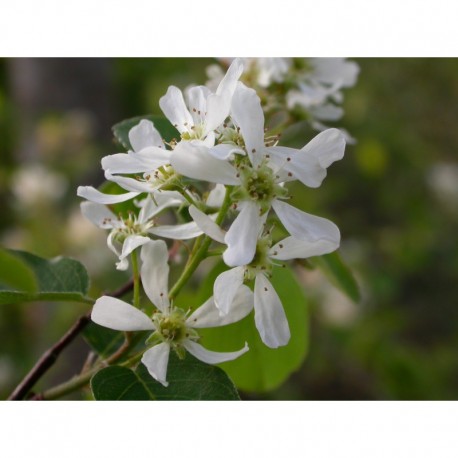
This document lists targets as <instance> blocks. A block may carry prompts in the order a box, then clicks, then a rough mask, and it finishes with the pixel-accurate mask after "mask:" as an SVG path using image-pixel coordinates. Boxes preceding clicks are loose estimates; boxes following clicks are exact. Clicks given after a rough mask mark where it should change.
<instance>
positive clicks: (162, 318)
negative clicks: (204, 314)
mask: <svg viewBox="0 0 458 458" xmlns="http://www.w3.org/2000/svg"><path fill="white" fill-rule="evenodd" d="M152 320H153V324H154V327H155V328H156V331H155V332H154V334H153V336H152V337H155V338H156V339H157V340H159V341H162V342H169V343H170V344H171V345H172V346H173V347H174V348H175V349H176V348H177V347H178V346H179V345H180V343H181V342H182V341H183V340H185V339H191V340H197V339H198V338H199V336H198V334H197V332H196V331H195V330H194V329H192V328H188V327H187V326H186V323H185V321H186V314H185V312H183V310H181V309H180V308H174V307H172V309H171V311H170V313H163V312H156V313H154V315H153V317H152Z"/></svg>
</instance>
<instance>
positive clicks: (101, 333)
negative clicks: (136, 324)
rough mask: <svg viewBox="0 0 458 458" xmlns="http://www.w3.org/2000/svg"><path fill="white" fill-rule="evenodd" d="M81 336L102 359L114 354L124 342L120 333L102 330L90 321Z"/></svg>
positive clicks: (106, 329) (102, 328)
mask: <svg viewBox="0 0 458 458" xmlns="http://www.w3.org/2000/svg"><path fill="white" fill-rule="evenodd" d="M83 336H84V339H85V340H86V342H87V343H88V344H89V345H90V346H91V348H92V349H93V350H94V351H95V352H96V353H97V354H98V355H100V356H101V357H102V358H106V357H107V356H109V355H111V354H112V353H114V352H115V351H116V350H117V349H118V348H119V347H120V346H121V344H122V343H123V341H124V335H123V333H122V332H119V331H114V330H112V329H108V328H104V327H103V326H99V325H98V324H96V323H94V322H92V321H91V322H90V323H89V324H88V325H87V326H86V327H85V328H84V331H83Z"/></svg>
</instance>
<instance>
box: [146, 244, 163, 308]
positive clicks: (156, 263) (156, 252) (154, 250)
mask: <svg viewBox="0 0 458 458" xmlns="http://www.w3.org/2000/svg"><path fill="white" fill-rule="evenodd" d="M141 258H142V268H141V278H142V285H143V289H144V290H145V293H146V294H147V296H148V297H149V299H150V300H151V302H152V303H153V304H154V305H155V306H156V307H157V308H158V309H159V310H161V312H164V311H166V309H167V308H168V307H169V305H170V302H169V296H168V294H167V290H168V282H169V264H168V262H167V261H168V259H169V253H168V251H167V245H166V244H165V242H164V241H163V240H151V241H150V242H149V243H147V244H146V245H143V247H142V251H141Z"/></svg>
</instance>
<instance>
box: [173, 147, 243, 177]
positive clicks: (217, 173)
mask: <svg viewBox="0 0 458 458" xmlns="http://www.w3.org/2000/svg"><path fill="white" fill-rule="evenodd" d="M171 164H172V167H173V168H174V169H175V170H176V171H177V172H178V173H181V174H182V175H184V176H187V177H189V178H194V179H196V180H203V181H210V182H211V183H221V184H228V185H236V184H240V180H239V179H238V178H237V170H236V169H235V168H234V167H233V166H232V165H230V164H229V163H228V162H226V161H220V160H219V159H216V158H214V157H213V156H212V155H211V154H210V153H209V152H208V148H206V147H205V146H197V145H192V144H190V142H181V143H179V144H178V145H177V147H176V148H175V149H174V150H173V152H172V157H171Z"/></svg>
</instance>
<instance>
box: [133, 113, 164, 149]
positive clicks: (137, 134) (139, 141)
mask: <svg viewBox="0 0 458 458" xmlns="http://www.w3.org/2000/svg"><path fill="white" fill-rule="evenodd" d="M129 141H130V144H131V145H132V149H133V150H134V151H135V152H136V153H138V152H139V151H141V150H142V149H144V148H147V147H148V146H157V147H159V148H165V146H164V142H163V141H162V137H161V134H160V133H159V131H158V130H157V129H156V128H155V127H154V124H153V123H152V122H151V121H149V120H147V119H142V120H141V121H140V122H139V123H138V124H137V125H136V126H134V127H132V129H130V130H129Z"/></svg>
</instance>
